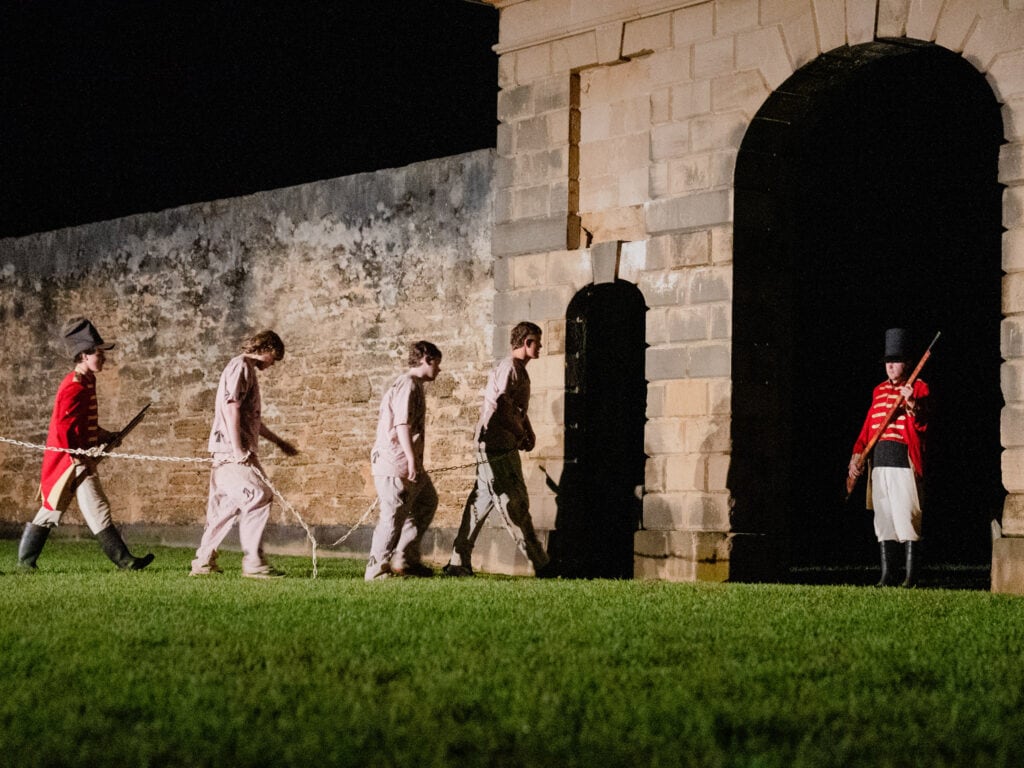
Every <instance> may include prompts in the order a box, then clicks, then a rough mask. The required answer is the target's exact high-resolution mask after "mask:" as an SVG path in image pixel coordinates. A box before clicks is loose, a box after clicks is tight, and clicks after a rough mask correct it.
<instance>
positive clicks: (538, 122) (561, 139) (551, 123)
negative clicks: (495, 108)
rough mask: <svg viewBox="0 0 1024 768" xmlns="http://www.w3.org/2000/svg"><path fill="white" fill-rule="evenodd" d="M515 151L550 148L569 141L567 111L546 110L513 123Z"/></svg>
mask: <svg viewBox="0 0 1024 768" xmlns="http://www.w3.org/2000/svg"><path fill="white" fill-rule="evenodd" d="M514 127H515V141H516V144H515V146H516V152H532V151H537V150H544V149H551V148H553V147H556V146H560V145H562V144H567V143H568V142H569V113H568V112H567V111H563V112H561V113H551V112H547V113H545V114H543V115H538V116H536V117H531V118H527V119H525V120H519V121H517V122H516V123H514Z"/></svg>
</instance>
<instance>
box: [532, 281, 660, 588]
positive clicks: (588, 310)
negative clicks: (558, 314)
mask: <svg viewBox="0 0 1024 768" xmlns="http://www.w3.org/2000/svg"><path fill="white" fill-rule="evenodd" d="M646 312H647V306H646V305H645V303H644V300H643V295H642V294H641V292H640V289H639V288H637V287H636V286H635V285H633V284H632V283H629V282H626V281H622V280H616V281H615V282H613V283H602V284H595V285H589V286H587V287H586V288H584V289H583V290H581V291H580V292H579V293H578V294H576V296H575V297H574V298H573V300H572V301H571V302H570V303H569V309H568V311H567V312H566V334H565V335H566V340H565V359H566V368H565V457H566V463H565V466H564V468H563V470H562V476H561V478H560V479H559V481H558V482H557V483H555V481H554V480H553V479H552V478H550V477H549V478H548V485H549V487H550V488H551V490H553V491H554V492H555V495H556V502H557V504H558V513H557V516H556V519H555V529H554V530H553V531H552V532H551V535H550V539H549V546H548V554H549V555H551V558H552V561H553V562H554V563H555V570H556V572H557V573H559V574H560V575H562V576H566V577H570V578H615V579H628V578H632V576H633V535H634V533H635V532H636V530H637V529H638V528H639V527H640V523H641V516H642V512H643V501H642V498H641V495H640V489H642V487H643V483H644V461H645V459H646V456H645V455H644V423H645V422H646V410H647V381H646V379H645V378H644V362H645V349H646V342H645V337H646V321H645V314H646Z"/></svg>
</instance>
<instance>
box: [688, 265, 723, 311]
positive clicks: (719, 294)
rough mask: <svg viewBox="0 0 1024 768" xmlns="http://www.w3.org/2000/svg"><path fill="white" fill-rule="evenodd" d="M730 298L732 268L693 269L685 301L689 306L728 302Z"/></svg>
mask: <svg viewBox="0 0 1024 768" xmlns="http://www.w3.org/2000/svg"><path fill="white" fill-rule="evenodd" d="M731 298H732V267H728V266H725V267H707V268H699V269H694V270H692V272H691V279H690V285H689V291H688V296H687V299H688V300H689V303H690V304H702V303H705V302H709V301H728V300H730V299H731Z"/></svg>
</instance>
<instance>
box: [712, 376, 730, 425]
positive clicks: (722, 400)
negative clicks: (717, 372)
mask: <svg viewBox="0 0 1024 768" xmlns="http://www.w3.org/2000/svg"><path fill="white" fill-rule="evenodd" d="M708 400H709V402H710V412H711V414H712V415H716V416H717V415H721V416H729V415H731V414H732V381H731V380H729V379H727V378H723V379H718V380H713V381H709V382H708Z"/></svg>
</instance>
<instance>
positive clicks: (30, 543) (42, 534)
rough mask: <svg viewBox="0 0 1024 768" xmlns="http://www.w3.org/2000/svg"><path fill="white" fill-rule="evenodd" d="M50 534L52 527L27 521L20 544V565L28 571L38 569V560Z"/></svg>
mask: <svg viewBox="0 0 1024 768" xmlns="http://www.w3.org/2000/svg"><path fill="white" fill-rule="evenodd" d="M49 535H50V529H49V528H47V527H46V526H44V525H36V524H35V523H25V530H24V531H23V532H22V534H21V544H19V545H18V566H19V567H20V568H22V569H24V570H26V571H34V570H36V560H37V559H38V558H39V553H40V552H42V551H43V545H44V544H45V543H46V539H47V537H48V536H49Z"/></svg>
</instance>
